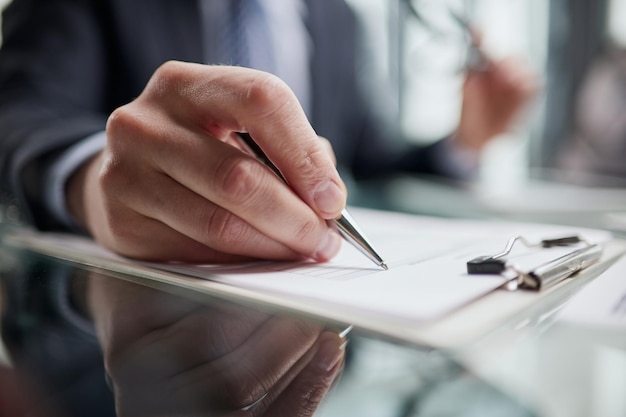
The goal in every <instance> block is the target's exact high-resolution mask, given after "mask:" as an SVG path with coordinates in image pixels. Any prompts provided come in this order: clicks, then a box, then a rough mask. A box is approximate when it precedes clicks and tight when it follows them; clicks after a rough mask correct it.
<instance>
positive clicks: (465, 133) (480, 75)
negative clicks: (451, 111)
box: [456, 59, 538, 150]
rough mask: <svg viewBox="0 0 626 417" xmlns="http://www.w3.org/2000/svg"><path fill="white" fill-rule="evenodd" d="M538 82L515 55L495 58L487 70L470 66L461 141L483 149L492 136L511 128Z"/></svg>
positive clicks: (460, 134) (462, 112) (464, 93)
mask: <svg viewBox="0 0 626 417" xmlns="http://www.w3.org/2000/svg"><path fill="white" fill-rule="evenodd" d="M537 85H538V82H537V78H536V76H535V75H534V74H532V73H531V72H530V71H529V70H528V68H527V67H526V65H524V64H522V63H521V62H518V61H517V60H514V59H506V60H503V61H498V62H496V61H491V62H490V63H489V64H488V66H487V67H486V68H485V69H484V70H483V71H474V70H469V71H468V73H467V76H466V79H465V83H464V85H463V104H462V110H461V120H460V122H459V127H458V130H457V135H456V140H457V143H458V144H459V145H461V146H463V147H465V148H469V149H476V150H480V149H481V148H482V147H483V146H484V145H485V144H486V143H487V142H488V141H489V140H490V139H492V138H494V137H495V136H497V135H500V134H502V133H505V132H507V131H508V130H510V129H511V127H512V125H513V124H514V122H515V121H516V119H517V118H518V117H519V116H520V113H521V112H522V110H523V109H524V107H525V105H526V104H527V103H528V101H529V100H530V98H531V97H532V96H533V95H534V94H535V92H536V91H537Z"/></svg>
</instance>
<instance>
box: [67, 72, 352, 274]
mask: <svg viewBox="0 0 626 417" xmlns="http://www.w3.org/2000/svg"><path fill="white" fill-rule="evenodd" d="M240 131H249V132H251V133H253V134H254V136H255V139H256V140H257V142H258V143H259V145H260V146H262V147H263V149H264V150H265V152H266V153H267V154H268V156H269V157H270V158H271V159H272V161H273V162H274V164H275V165H276V166H278V167H279V168H280V170H281V172H282V173H283V175H284V176H285V178H286V179H287V181H288V183H289V186H286V185H285V184H284V182H282V181H281V180H280V179H279V178H277V177H276V175H274V174H273V173H272V172H271V171H270V170H269V169H267V167H265V166H264V165H263V164H262V163H260V162H259V161H258V160H257V159H256V158H254V157H253V156H251V155H248V154H246V153H244V152H242V151H241V150H240V149H238V148H237V147H235V146H232V144H231V143H230V141H229V138H231V137H232V135H233V134H234V132H240ZM107 139H108V141H107V146H106V148H105V149H104V151H103V152H101V153H100V154H99V155H97V156H96V157H95V158H94V159H92V160H91V161H90V162H89V163H88V164H86V166H84V167H83V169H81V170H79V173H77V174H76V175H75V176H74V177H73V178H72V180H71V181H70V185H68V201H69V202H70V207H72V209H71V210H72V212H73V214H74V215H75V217H76V219H77V220H78V221H79V223H80V224H82V225H83V226H84V227H85V228H86V229H87V230H88V231H89V232H90V233H91V234H92V235H93V236H94V237H95V238H96V240H98V241H99V242H101V243H102V244H104V245H105V246H107V247H108V248H110V249H112V250H114V251H116V252H118V253H120V254H122V255H125V256H129V257H133V258H141V259H150V260H159V261H189V262H230V261H236V260H242V259H250V258H263V259H301V258H303V257H304V258H312V259H315V260H318V261H326V260H328V259H330V258H332V257H333V256H334V255H335V254H336V253H337V252H338V250H339V248H340V245H341V238H340V237H339V235H338V233H337V232H336V231H335V230H334V228H333V227H331V226H330V225H329V224H328V222H327V220H328V219H333V218H335V217H336V216H338V215H339V214H340V213H341V211H342V209H343V208H344V207H345V204H346V191H345V186H344V185H343V182H342V181H341V178H340V177H339V174H338V173H337V170H336V168H335V166H334V163H333V161H332V158H331V157H329V156H328V154H327V148H326V146H325V145H324V143H323V141H321V140H319V139H318V137H317V135H316V134H315V132H314V131H313V129H312V128H311V126H310V125H309V123H308V121H307V119H306V117H305V115H304V112H303V111H302V109H301V107H300V105H299V104H298V102H297V100H296V98H295V96H294V95H293V93H292V92H291V90H289V89H288V88H287V87H286V86H285V85H284V83H282V82H281V81H279V80H278V79H277V78H276V77H273V76H271V75H269V74H266V73H262V72H259V71H254V70H249V69H244V68H235V67H224V66H219V67H212V66H206V65H199V64H189V63H181V62H171V63H168V64H165V65H164V66H162V67H161V68H160V69H159V70H157V71H156V72H155V74H154V75H153V77H152V79H151V81H150V82H149V83H148V85H147V86H146V88H145V90H144V92H143V93H142V94H141V95H140V96H139V97H138V98H137V99H136V100H134V101H133V102H131V103H129V104H128V105H125V106H123V107H121V108H119V109H117V110H116V111H115V112H113V114H112V115H111V117H110V118H109V123H108V126H107Z"/></svg>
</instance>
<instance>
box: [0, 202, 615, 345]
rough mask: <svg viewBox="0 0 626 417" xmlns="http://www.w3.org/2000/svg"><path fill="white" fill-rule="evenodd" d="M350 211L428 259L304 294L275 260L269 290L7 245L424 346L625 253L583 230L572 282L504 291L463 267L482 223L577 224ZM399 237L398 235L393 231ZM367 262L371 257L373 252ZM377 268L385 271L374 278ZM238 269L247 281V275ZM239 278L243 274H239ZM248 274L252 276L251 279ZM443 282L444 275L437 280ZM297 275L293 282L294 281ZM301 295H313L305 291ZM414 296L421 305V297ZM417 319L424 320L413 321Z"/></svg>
mask: <svg viewBox="0 0 626 417" xmlns="http://www.w3.org/2000/svg"><path fill="white" fill-rule="evenodd" d="M351 212H352V214H353V216H355V217H356V216H358V220H359V223H360V224H361V225H362V227H364V228H368V229H367V230H368V232H370V231H373V232H375V233H376V232H377V229H376V227H372V228H371V229H370V226H376V225H378V226H379V229H378V230H388V228H389V224H390V223H392V222H399V223H400V225H401V226H403V227H402V228H400V229H402V230H401V231H398V233H402V232H404V233H409V232H410V233H417V234H418V235H417V237H416V241H419V242H423V243H424V245H425V246H424V247H430V249H429V250H430V255H429V258H428V259H426V260H422V261H421V262H422V264H420V259H419V258H415V259H411V260H410V261H411V262H416V265H418V267H417V268H416V267H415V265H413V266H411V265H399V266H398V265H397V266H396V267H395V268H392V271H389V272H379V271H378V270H377V269H376V268H374V269H372V265H370V264H369V263H368V264H367V265H368V266H367V268H369V270H365V272H368V271H369V272H371V274H368V273H363V272H364V271H359V273H360V274H359V276H358V277H354V278H345V274H346V273H347V272H349V271H346V270H342V271H340V272H341V273H343V274H344V276H342V277H341V278H340V279H339V280H333V279H331V278H329V277H325V276H321V277H317V278H316V279H315V280H311V282H312V283H314V284H318V283H320V282H324V280H329V282H330V284H329V285H328V286H326V287H325V288H321V289H318V292H319V293H320V294H322V295H323V296H322V297H313V296H310V294H306V292H307V291H308V290H309V289H311V287H306V286H304V287H303V288H301V290H302V291H300V292H299V293H296V292H285V291H283V292H280V291H275V290H273V288H275V287H272V285H274V284H275V285H278V286H280V285H281V284H284V283H286V282H290V281H294V282H295V284H298V281H297V280H298V279H299V280H300V281H299V283H300V284H302V283H306V282H307V279H306V278H302V277H300V276H298V275H296V274H295V273H294V271H293V267H292V266H290V265H286V264H284V263H283V264H276V263H270V264H269V265H271V266H272V268H277V267H280V268H283V269H282V270H281V269H280V268H279V269H278V270H276V271H274V272H276V276H274V275H271V276H270V278H272V277H273V278H272V279H275V282H269V284H268V283H265V284H266V286H265V287H263V286H259V285H257V286H254V285H252V284H251V283H250V282H252V281H258V283H260V282H261V281H262V280H261V279H258V278H260V277H261V276H259V275H255V274H253V275H251V276H250V275H247V274H246V273H245V271H244V273H243V274H240V273H241V272H242V271H241V270H239V269H238V268H239V266H232V265H231V266H230V267H229V268H230V269H228V268H226V269H224V268H222V269H215V268H217V267H214V266H210V267H209V268H208V269H202V268H200V269H199V271H200V272H202V273H204V274H205V275H206V276H205V277H203V279H198V277H197V276H196V277H194V276H193V275H192V274H191V273H190V272H189V270H186V269H185V267H186V266H185V265H177V264H151V263H143V262H137V261H133V260H129V259H126V258H123V257H120V256H117V255H114V254H112V253H110V252H108V251H106V250H104V249H103V248H101V247H99V246H98V245H95V244H94V243H93V242H92V241H90V240H88V239H85V238H80V237H78V236H68V235H53V234H48V233H37V232H33V231H31V230H16V231H14V233H9V234H6V235H5V236H4V242H5V244H8V245H10V246H13V247H17V248H22V249H27V250H33V251H36V252H38V253H43V254H45V255H49V256H53V257H56V258H61V259H64V260H66V261H69V262H72V263H79V264H82V265H85V266H87V267H88V268H94V269H97V270H98V271H99V272H101V273H105V274H108V275H113V276H115V277H117V278H122V279H126V280H129V281H133V282H136V283H139V284H142V285H147V286H150V287H154V288H157V289H160V290H163V291H167V292H172V293H175V294H178V295H184V296H189V297H192V298H194V299H196V300H198V299H203V298H205V297H206V298H207V299H210V298H215V297H218V298H224V299H228V300H230V301H235V302H244V303H247V304H251V305H254V306H258V307H262V308H267V309H269V310H270V311H278V312H286V313H288V314H293V315H302V316H305V317H308V318H313V319H315V320H321V321H324V322H326V323H333V324H336V325H340V326H343V325H354V326H355V331H356V332H364V333H368V334H371V335H374V336H378V337H384V338H389V339H393V340H396V341H400V342H402V343H407V344H411V345H414V346H417V347H423V348H453V347H454V346H459V345H463V344H466V343H470V342H471V341H472V340H476V338H478V337H480V335H484V334H486V333H487V332H489V331H491V330H493V329H494V328H499V327H501V326H502V325H503V323H505V322H507V321H508V320H512V319H514V317H515V316H517V315H518V314H522V315H526V313H527V312H528V311H529V310H530V309H532V308H534V307H536V306H538V305H540V304H541V302H542V301H543V300H548V299H552V298H554V297H555V296H556V295H558V297H561V296H562V295H563V294H564V292H563V289H568V288H577V286H578V285H580V284H581V283H585V282H587V280H589V279H592V278H593V277H595V276H597V275H598V274H599V273H600V272H601V270H602V268H605V267H607V265H608V264H609V263H610V262H612V261H613V260H614V259H616V258H617V257H619V256H621V254H622V253H624V251H625V250H626V243H623V242H621V243H620V242H619V241H615V240H614V239H613V238H612V237H611V235H610V234H609V233H607V232H603V231H594V230H583V231H581V232H584V234H585V235H591V236H592V238H593V239H594V241H598V242H602V252H601V258H600V259H599V260H597V261H596V262H595V263H593V264H592V265H590V266H589V267H587V268H585V269H584V270H583V271H581V272H580V273H579V274H578V275H577V276H576V279H566V280H563V281H560V282H558V283H556V284H555V285H553V286H551V287H550V288H547V289H545V290H542V291H538V292H529V291H515V292H509V291H506V285H507V283H508V282H510V279H506V278H503V277H500V276H490V277H484V276H479V277H476V276H471V275H469V274H467V273H466V271H465V263H466V262H467V260H468V259H473V258H474V257H475V256H470V255H471V253H474V252H476V251H480V252H479V253H489V252H485V250H484V249H483V248H482V247H480V248H474V247H473V245H471V244H470V243H471V242H476V241H477V238H476V236H477V233H481V232H482V234H483V235H484V234H485V233H484V230H485V229H486V228H488V229H490V230H492V232H493V233H492V235H493V237H496V238H497V239H495V240H494V241H493V242H491V243H492V244H493V243H494V242H495V241H497V242H500V243H499V244H498V245H497V246H500V245H501V241H502V236H506V235H512V234H511V231H513V230H519V229H520V228H523V229H524V230H525V231H531V232H533V234H542V235H546V234H550V235H554V234H555V233H556V234H563V232H564V231H566V230H569V231H571V230H572V228H571V227H563V226H550V225H532V224H516V223H508V222H507V223H499V222H483V221H463V220H451V219H440V218H430V217H424V216H414V215H407V214H400V213H391V212H379V211H374V210H367V209H356V208H351ZM409 226H410V227H409ZM400 229H398V230H400ZM430 232H432V233H434V234H440V233H442V232H445V233H448V234H446V236H444V238H442V239H441V242H443V243H446V244H447V245H448V248H450V247H454V248H455V250H453V251H451V252H450V251H449V250H447V249H446V250H444V249H441V250H439V251H438V250H437V248H436V245H435V242H433V240H432V236H431V237H430V238H429V236H428V233H430ZM445 233H444V234H445ZM394 236H395V237H399V236H396V235H395V234H394ZM433 236H434V235H433ZM451 236H453V237H454V241H453V242H450V241H449V240H450V237H451ZM377 242H378V240H377ZM397 243H398V245H399V244H402V242H397ZM345 246H346V247H347V246H348V245H345ZM492 247H493V246H492ZM500 247H501V246H500ZM342 250H343V249H342ZM420 250H422V249H415V251H416V252H420ZM568 250H569V249H568ZM569 251H571V250H569ZM357 257H358V258H359V259H361V260H363V257H362V255H361V254H360V253H358V252H357ZM416 259H417V261H416ZM365 261H366V262H367V259H365ZM424 264H428V265H430V264H433V268H432V269H429V268H426V269H424V268H422V269H420V268H419V266H420V265H421V266H424ZM267 266H268V264H267V263H257V264H256V265H252V267H255V268H258V267H262V268H266V267H267ZM212 268H213V269H212ZM290 268H292V269H290ZM336 269H337V268H334V269H333V268H318V269H316V272H320V271H322V272H324V273H330V272H336V271H335V270H336ZM393 270H395V272H393ZM377 271H378V272H377ZM407 271H418V272H419V271H422V272H423V271H437V273H438V274H439V275H440V276H427V277H420V276H405V275H406V274H405V272H407ZM450 271H452V273H453V274H454V275H455V276H454V277H453V281H446V280H445V279H443V280H442V279H441V278H442V277H445V275H446V274H450ZM376 273H380V274H389V275H380V276H377V275H376ZM218 275H219V276H218ZM242 276H243V278H241V277H242ZM276 277H277V278H276ZM238 278H241V279H243V280H241V279H240V280H238ZM244 278H247V281H246V280H245V279H244ZM420 279H422V280H423V281H424V282H427V283H429V286H428V287H423V286H422V287H418V288H421V289H422V291H427V293H421V294H420V293H419V292H411V291H409V290H407V289H406V288H404V287H400V288H395V289H394V292H393V295H391V296H389V295H388V294H389V291H387V289H388V288H393V287H394V285H400V284H402V283H404V284H406V283H410V282H412V281H419V280H420ZM438 281H441V282H439V284H437V283H438ZM294 282H290V283H291V284H294ZM447 282H457V283H462V284H463V285H465V286H466V288H472V291H473V292H472V293H471V294H461V295H462V297H460V298H458V299H454V295H455V294H454V293H455V291H458V290H459V289H458V288H455V287H454V286H448V285H447ZM270 284H272V285H270ZM431 284H432V285H431ZM368 285H369V287H368ZM363 287H365V288H367V289H368V294H365V292H363V291H361V294H363V295H369V296H371V297H373V298H371V299H363V300H359V297H358V296H359V295H360V294H356V295H357V297H355V298H356V301H355V302H359V303H360V304H358V305H356V304H354V303H352V304H351V303H349V302H345V300H343V299H342V298H341V297H339V296H338V295H337V294H327V293H325V291H326V290H327V288H335V289H337V293H340V291H339V289H348V290H349V291H356V292H357V293H358V291H359V290H362V289H363ZM424 288H426V290H424ZM438 292H442V293H443V294H444V295H445V296H446V297H452V298H446V299H448V301H450V299H452V300H453V301H454V306H453V308H450V309H447V310H444V309H439V310H437V311H436V313H437V314H432V315H424V316H419V315H417V316H416V315H413V316H411V315H410V314H408V315H403V313H404V312H403V311H402V310H403V309H404V308H412V307H415V308H416V309H417V311H418V313H419V311H420V310H419V308H420V307H423V306H420V305H418V304H420V303H421V302H423V301H424V300H426V302H427V301H428V299H431V298H434V299H436V298H437V296H438V294H437V293H438ZM461 292H463V291H461ZM565 292H567V291H565ZM303 293H304V294H306V295H307V296H304V295H303ZM439 295H441V294H439ZM389 297H390V298H389ZM558 297H557V298H558ZM387 298H389V299H387ZM400 298H401V299H400ZM444 298H445V297H444ZM376 299H378V301H379V304H378V305H376V306H374V305H372V300H376ZM418 299H419V300H420V303H417V302H415V300H418ZM381 309H382V310H381ZM415 317H420V318H421V319H420V320H416V319H415Z"/></svg>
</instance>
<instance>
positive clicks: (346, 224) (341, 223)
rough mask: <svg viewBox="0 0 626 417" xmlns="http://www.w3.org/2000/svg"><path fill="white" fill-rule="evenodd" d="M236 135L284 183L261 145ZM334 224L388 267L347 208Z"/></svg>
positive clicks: (374, 258) (362, 251)
mask: <svg viewBox="0 0 626 417" xmlns="http://www.w3.org/2000/svg"><path fill="white" fill-rule="evenodd" d="M238 135H239V137H240V138H241V140H242V141H243V142H244V143H245V144H246V146H247V147H248V148H249V149H250V151H251V152H252V153H254V155H255V156H256V157H257V158H259V160H260V161H261V162H263V163H264V164H265V165H267V166H268V167H269V168H270V169H271V170H272V171H273V172H274V173H275V174H276V175H277V176H278V177H279V178H280V179H282V180H283V181H285V183H286V182H287V181H286V180H285V177H283V175H282V174H281V172H280V171H279V170H278V168H276V166H275V165H274V164H273V163H272V161H270V159H269V158H268V157H267V156H266V155H265V153H264V152H263V150H262V149H261V147H260V146H259V145H258V144H257V143H256V142H255V141H254V139H252V137H251V136H250V135H249V134H248V133H238ZM335 224H336V225H337V229H338V230H339V233H340V234H341V236H342V237H343V238H344V239H345V240H347V241H348V242H350V243H351V244H352V245H353V246H355V247H356V248H357V249H358V250H359V251H360V252H361V253H363V254H364V255H365V256H367V257H368V258H369V259H370V260H371V261H372V262H374V263H375V264H376V265H378V266H379V267H381V268H383V269H385V270H387V269H389V268H388V266H387V264H386V263H385V261H384V260H383V259H382V258H381V257H380V255H379V254H378V253H377V252H376V250H375V249H374V248H373V247H372V245H371V244H370V243H369V242H368V241H367V239H366V238H365V236H364V235H363V233H362V232H361V231H360V230H359V228H358V227H357V226H356V223H355V222H354V219H352V216H350V214H349V213H348V211H347V210H345V209H344V210H343V211H342V212H341V216H340V217H339V218H338V219H335Z"/></svg>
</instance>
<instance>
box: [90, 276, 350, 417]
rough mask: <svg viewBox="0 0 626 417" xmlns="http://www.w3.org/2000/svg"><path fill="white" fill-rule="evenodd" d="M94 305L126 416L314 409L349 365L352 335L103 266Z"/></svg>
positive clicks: (93, 287)
mask: <svg viewBox="0 0 626 417" xmlns="http://www.w3.org/2000/svg"><path fill="white" fill-rule="evenodd" d="M87 305H88V306H89V314H90V315H91V317H92V319H93V321H94V323H95V326H96V330H97V332H98V337H99V339H100V342H101V345H102V350H103V354H104V363H105V367H106V371H107V375H108V377H109V384H110V386H111V388H112V389H113V391H114V393H115V401H116V409H117V412H118V414H119V415H120V416H133V417H141V416H150V417H158V416H178V415H180V416H218V415H228V416H261V415H265V416H310V415H313V413H314V411H315V410H316V409H317V407H318V406H319V404H320V402H321V401H322V399H323V398H324V396H325V394H326V393H327V391H328V390H329V389H330V387H331V386H332V384H333V382H334V381H335V379H336V378H337V375H338V373H339V372H340V371H341V369H342V368H343V358H344V346H345V340H344V339H342V338H341V337H339V336H338V334H337V333H334V332H330V331H325V330H324V329H323V328H322V327H321V326H320V325H317V324H314V323H310V322H307V321H304V320H298V319H291V318H287V317H277V316H272V315H269V314H268V313H265V312H262V311H259V310H252V309H246V308H244V307H242V306H240V305H234V304H230V303H227V302H224V301H218V300H215V303H214V304H212V305H201V304H197V303H194V302H191V301H190V300H186V299H184V298H182V297H176V296H172V295H169V294H166V293H163V292H160V291H156V290H152V289H149V288H145V287H142V286H139V285H135V284H130V283H128V282H125V281H122V280H118V279H115V278H110V277H106V276H100V275H97V274H93V276H92V277H91V278H90V281H89V285H88V291H87ZM249 406H251V407H249ZM247 408H250V409H249V410H244V409H247Z"/></svg>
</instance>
